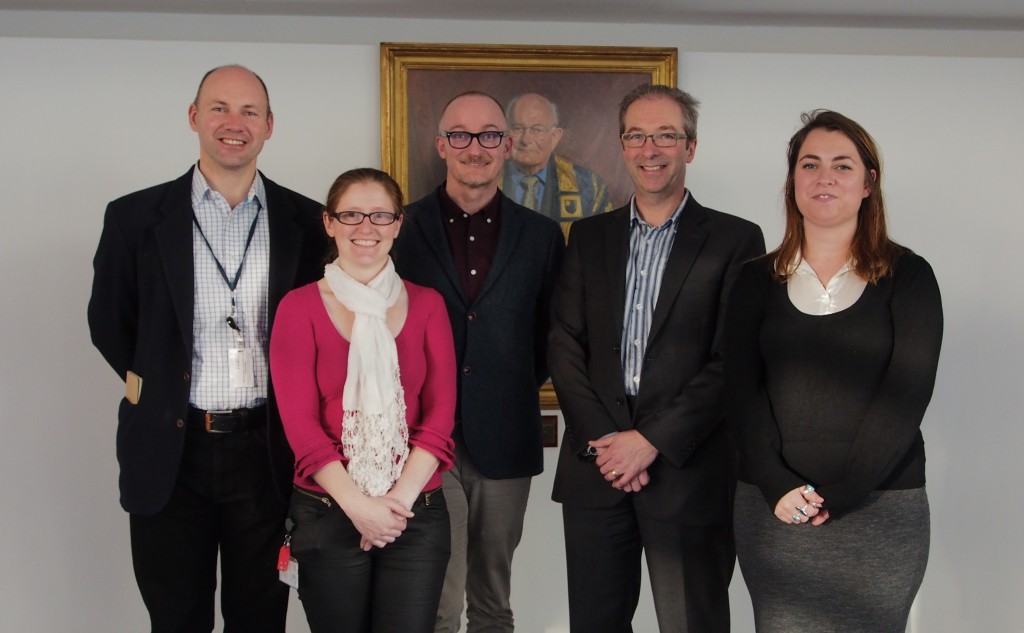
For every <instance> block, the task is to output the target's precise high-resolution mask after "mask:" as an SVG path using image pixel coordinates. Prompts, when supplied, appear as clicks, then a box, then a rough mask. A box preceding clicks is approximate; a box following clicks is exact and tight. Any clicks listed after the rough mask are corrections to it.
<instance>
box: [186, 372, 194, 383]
mask: <svg viewBox="0 0 1024 633" xmlns="http://www.w3.org/2000/svg"><path fill="white" fill-rule="evenodd" d="M190 380H192V372H190V371H186V372H185V382H188V381H190Z"/></svg>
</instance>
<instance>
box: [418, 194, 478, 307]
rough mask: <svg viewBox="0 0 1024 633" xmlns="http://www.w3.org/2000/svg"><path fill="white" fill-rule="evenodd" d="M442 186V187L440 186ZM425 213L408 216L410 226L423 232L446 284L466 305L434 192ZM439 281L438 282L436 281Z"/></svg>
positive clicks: (439, 205)
mask: <svg viewBox="0 0 1024 633" xmlns="http://www.w3.org/2000/svg"><path fill="white" fill-rule="evenodd" d="M442 186H443V185H442ZM423 210H424V211H426V213H418V214H416V215H415V216H414V217H413V216H410V218H409V219H410V220H411V224H415V228H418V229H419V230H420V231H422V232H423V236H424V239H425V241H426V243H427V244H428V245H429V246H430V250H431V252H433V254H434V258H435V259H436V260H437V264H438V267H439V268H440V269H441V272H442V273H443V274H444V276H445V277H446V278H447V279H448V283H449V284H450V285H451V287H452V288H454V289H455V292H456V293H457V296H458V297H459V298H460V299H461V300H462V303H463V305H465V304H466V295H465V294H464V293H463V292H462V282H461V281H459V273H458V272H457V271H456V270H455V261H454V260H453V259H452V252H451V249H450V248H448V236H447V235H445V232H444V226H442V224H441V203H440V198H439V194H437V193H436V192H435V193H434V195H432V196H431V198H430V205H429V206H426V207H424V208H423ZM409 228H414V227H411V226H410V227H409ZM438 281H440V280H438Z"/></svg>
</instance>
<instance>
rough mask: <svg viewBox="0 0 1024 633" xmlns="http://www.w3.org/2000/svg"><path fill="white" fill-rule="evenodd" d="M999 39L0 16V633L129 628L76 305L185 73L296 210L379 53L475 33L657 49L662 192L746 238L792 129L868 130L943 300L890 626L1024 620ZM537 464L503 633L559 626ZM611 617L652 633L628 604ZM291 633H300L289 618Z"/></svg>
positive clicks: (105, 392) (170, 124) (373, 110)
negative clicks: (258, 90)
mask: <svg viewBox="0 0 1024 633" xmlns="http://www.w3.org/2000/svg"><path fill="white" fill-rule="evenodd" d="M55 25H56V26H55ZM236 26H237V27H238V28H237V29H236V28H235V27H236ZM566 32H571V33H572V34H573V35H572V36H571V37H572V41H566V36H565V35H564V34H565V33H566ZM453 34H455V36H453ZM492 34H493V36H492ZM25 35H31V36H32V37H25ZM75 35H81V36H82V39H76V38H75V37H73V36H75ZM1020 35H1021V34H1020V33H1011V34H1006V33H995V34H979V33H974V34H971V33H966V34H965V33H952V32H949V33H931V32H901V31H881V30H872V31H863V32H859V31H856V30H835V31H831V32H824V33H823V32H822V30H820V29H740V28H733V29H728V28H722V27H685V28H684V27H679V28H674V27H666V26H661V25H619V26H613V25H585V24H580V25H571V26H568V27H567V26H566V25H514V24H505V25H501V24H497V25H496V24H489V23H465V24H453V23H450V22H443V23H442V22H431V21H410V20H359V21H354V20H296V19H288V18H263V19H259V20H257V19H253V20H249V21H239V20H237V19H231V18H201V17H188V16H185V17H180V16H179V17H173V18H165V19H160V20H156V19H154V18H147V17H145V16H135V15H110V16H100V17H97V16H81V15H74V14H35V13H18V12H2V11H0V191H2V192H3V198H2V200H3V201H2V202H0V267H2V268H0V270H3V271H4V274H3V275H2V277H0V297H2V301H3V308H2V311H0V352H2V353H0V402H2V403H3V411H4V414H3V417H2V418H0V424H2V426H3V429H4V436H3V437H4V441H3V442H2V443H0V481H4V482H5V485H4V486H3V487H2V488H0V508H2V509H3V515H2V518H0V544H2V545H0V547H3V549H4V551H5V556H4V557H3V560H4V562H3V563H2V564H0V613H2V614H4V615H3V623H2V624H0V629H2V630H10V631H46V632H48V631H71V630H73V631H87V632H92V631H97V632H99V631H132V630H144V629H145V627H146V626H147V624H146V616H145V612H144V609H143V607H142V605H141V601H140V599H139V598H138V593H137V591H136V589H135V584H134V579H133V576H132V570H131V561H130V556H129V551H128V530H127V518H126V516H125V515H124V514H123V512H122V511H121V510H120V507H119V506H118V502H117V468H116V463H115V457H114V427H115V408H116V402H117V400H118V398H119V397H120V395H119V394H120V393H121V383H120V381H119V380H118V378H117V377H116V376H114V374H113V372H112V371H110V369H109V368H108V367H107V366H106V365H105V364H104V362H103V361H102V359H101V358H100V356H99V354H98V353H97V352H96V351H95V350H94V349H93V348H92V346H91V344H90V342H89V335H88V330H87V327H86V323H85V306H86V302H87V300H88V295H89V287H90V283H91V279H92V271H91V257H92V254H93V251H94V249H95V245H96V242H97V239H98V237H99V232H100V226H101V220H102V213H103V209H104V206H105V204H106V202H107V201H109V200H110V199H112V198H114V197H116V196H119V195H121V194H124V193H127V192H130V191H133V190H135V189H139V188H141V187H144V186H147V185H150V184H154V183H157V182H161V181H164V180H168V179H170V178H173V177H175V176H178V175H180V174H181V173H183V172H184V170H185V169H186V168H187V167H188V165H189V164H190V162H191V161H193V160H194V159H195V158H196V156H197V152H196V143H195V139H194V137H193V135H192V133H191V132H190V131H189V130H188V128H187V123H186V116H185V115H186V107H187V105H188V102H189V100H190V99H191V97H192V94H193V92H194V90H195V84H196V82H197V81H198V79H199V77H200V76H201V75H202V73H203V72H205V71H206V70H207V69H208V68H210V67H212V66H214V65H219V64H223V63H229V62H239V63H243V64H246V65H249V66H250V67H252V68H253V69H255V70H256V71H257V72H259V73H260V74H261V75H262V76H263V78H264V79H265V80H266V81H267V84H268V85H269V87H270V92H271V97H272V100H273V106H274V110H275V114H276V127H275V134H274V137H273V138H272V139H271V140H270V141H269V142H268V144H267V146H266V148H265V149H264V153H263V155H262V156H261V158H260V164H261V167H262V168H263V169H264V170H265V171H266V172H267V173H268V174H269V175H270V176H271V177H272V178H274V179H275V180H277V181H278V182H281V183H283V184H285V185H287V186H290V187H292V188H294V189H297V190H299V191H302V192H304V193H306V194H308V195H310V196H312V197H314V198H322V197H323V195H324V193H325V191H326V188H327V186H328V184H329V183H330V181H331V179H332V178H333V177H334V176H335V175H337V174H338V173H339V172H341V171H342V170H344V169H347V168H349V167H353V166H358V165H364V164H367V165H375V164H378V162H379V157H380V150H379V136H378V131H377V130H378V129H379V114H378V113H379V79H378V77H379V75H378V73H379V70H378V69H379V65H378V48H377V42H379V41H438V42H441V41H467V42H468V41H490V42H515V43H567V44H616V45H645V44H648V45H655V46H676V47H678V48H679V50H680V71H679V72H680V78H679V81H680V85H681V86H682V87H683V88H685V89H687V90H689V91H691V92H692V93H693V94H695V95H696V96H697V97H699V98H700V99H701V100H702V102H703V108H702V111H701V119H700V126H699V132H700V145H699V149H698V152H697V159H696V161H695V162H694V164H693V166H692V167H691V170H690V177H689V180H688V185H689V186H690V187H691V189H692V190H693V192H694V195H695V196H697V198H698V199H699V200H701V202H703V203H704V204H706V205H709V206H712V207H716V208H719V209H722V210H725V211H730V212H733V213H736V214H738V215H741V216H743V217H746V218H749V219H751V220H754V221H756V222H758V223H760V224H761V225H762V226H763V227H764V229H765V235H766V238H767V241H768V242H769V244H773V243H776V242H777V240H778V238H779V236H780V233H781V222H780V202H779V190H780V188H781V185H782V181H783V178H784V171H785V167H784V147H785V142H786V140H787V139H788V137H789V136H790V134H791V133H792V132H793V131H794V129H795V128H796V127H797V125H798V115H799V113H800V112H801V111H803V110H807V109H810V108H815V107H830V108H833V109H836V110H839V111H841V112H843V113H845V114H848V115H850V116H852V117H853V118H855V119H857V120H859V121H860V122H861V123H863V124H864V125H865V126H866V127H867V128H868V130H870V131H871V132H872V133H873V135H874V136H875V137H876V139H877V140H878V141H879V143H880V145H881V147H882V149H883V152H884V154H885V158H886V163H885V167H886V170H887V173H886V180H885V181H884V183H883V184H884V186H885V188H886V193H887V194H888V196H887V197H888V202H889V208H890V213H891V225H892V232H893V235H894V237H895V238H896V239H897V240H899V241H901V242H903V243H905V244H907V245H909V246H911V247H912V248H914V249H915V250H917V251H918V252H919V253H921V254H922V255H923V256H925V257H926V258H928V259H929V260H930V261H931V263H932V265H933V266H934V268H935V270H936V273H937V275H938V277H939V282H940V285H941V287H942V290H943V296H944V299H945V314H946V339H945V347H944V350H943V356H942V362H941V366H940V371H939V377H938V384H937V386H936V393H935V397H934V398H933V400H932V406H931V408H930V410H929V414H928V416H927V417H926V420H925V438H926V441H927V446H928V456H929V464H928V476H929V493H930V495H931V501H932V520H933V526H932V531H933V537H932V555H931V561H930V565H929V570H928V574H927V576H926V578H925V583H924V586H923V587H922V589H921V592H920V594H919V596H918V604H917V606H916V608H915V612H914V616H913V621H912V624H913V626H912V630H913V631H914V633H919V632H930V631H967V630H992V631H1024V624H1022V623H1024V605H1022V602H1021V600H1020V599H1019V596H1020V593H1021V589H1022V588H1024V554H1022V548H1021V547H1020V544H1019V542H1018V539H1017V538H1016V529H1015V528H1016V527H1017V526H1018V525H1020V524H1022V522H1024V509H1022V507H1021V505H1020V503H1019V497H1020V492H1019V488H1020V485H1021V484H1022V477H1021V474H1020V468H1019V467H1018V465H1017V461H1018V460H1017V459H1015V457H1016V455H1015V454H1014V453H1013V450H1012V449H1013V447H1014V446H1015V445H1020V444H1021V443H1024V426H1022V425H1021V424H1020V422H1021V421H1022V420H1021V418H1022V416H1021V413H1020V408H1019V407H1017V406H1015V404H1016V396H1018V393H1019V392H1018V390H1019V389H1020V387H1021V376H1022V375H1024V374H1022V366H1021V365H1022V363H1024V361H1022V360H1021V359H1022V358H1024V340H1022V338H1024V335H1022V333H1021V331H1022V328H1021V326H1020V323H1021V321H1022V317H1024V293H1022V290H1021V286H1020V284H1019V283H1017V277H1018V276H1019V275H1017V274H1016V271H1014V270H1012V269H1006V268H1003V266H1007V265H1009V264H1010V261H1011V256H1013V253H1016V252H1017V251H1014V250H1013V249H1014V247H1015V245H1016V243H1017V242H1018V241H1019V240H1018V236H1019V234H1020V233H1021V231H1022V230H1024V213H1022V212H1024V203H1022V202H1021V195H1020V190H1021V184H1022V183H1024V158H1022V156H1024V153H1022V150H1021V148H1022V147H1024V123H1022V117H1021V116H1020V104H1021V103H1024V38H1022V37H1020ZM129 37H135V38H137V39H127V38H129ZM85 38H89V39H85ZM652 38H653V39H652ZM186 40H194V41H186ZM245 40H249V41H245ZM304 42H316V43H304ZM862 50H872V51H875V52H877V51H883V52H885V53H886V54H884V55H866V54H859V52H858V51H862ZM943 51H946V53H945V54H947V55H949V56H942V55H943V54H944V53H943ZM985 51H995V52H991V53H990V54H991V55H992V56H988V57H986V56H979V55H985V54H986V53H985ZM837 52H842V53H843V54H835V53H837ZM906 52H911V53H914V54H917V55H918V56H914V55H909V54H904V53H906ZM995 55H1002V57H997V56H995ZM1013 257H1014V259H1018V258H1019V256H1013ZM554 458H555V453H554V450H553V449H549V454H548V455H547V466H548V472H547V473H546V474H545V475H543V476H541V477H539V478H537V479H536V480H535V482H534V489H533V495H532V499H531V506H530V510H529V513H528V516H527V532H526V535H525V537H524V541H523V544H522V546H521V548H520V550H519V554H518V556H517V559H516V569H515V584H514V589H513V600H514V602H515V607H516V609H517V616H518V621H519V623H520V627H519V628H520V630H522V631H524V632H526V633H534V632H539V631H543V632H551V633H561V632H564V631H567V630H568V626H567V623H568V617H567V613H566V608H565V589H564V582H565V570H564V563H563V555H562V536H561V518H560V511H559V508H558V506H556V505H555V504H554V503H552V502H551V501H550V500H549V493H550V487H551V474H550V473H551V470H552V469H553V465H554ZM733 596H734V612H735V616H734V618H735V625H734V630H736V631H750V630H752V625H751V618H750V615H749V602H748V600H747V598H746V592H745V589H744V588H743V585H742V582H741V581H740V580H739V577H738V576H737V580H736V582H735V583H734V586H733ZM635 628H636V630H637V631H652V630H655V625H654V618H653V613H652V608H651V606H650V603H649V597H647V596H646V594H645V597H644V599H643V600H642V602H641V609H640V612H639V613H638V616H637V621H636V627H635ZM289 631H291V632H292V633H298V632H302V631H306V627H305V623H304V621H303V617H302V613H301V609H300V608H299V607H298V605H297V603H296V605H295V609H294V610H293V612H292V614H291V617H290V622H289Z"/></svg>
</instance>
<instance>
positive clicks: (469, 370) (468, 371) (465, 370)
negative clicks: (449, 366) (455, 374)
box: [462, 365, 473, 376]
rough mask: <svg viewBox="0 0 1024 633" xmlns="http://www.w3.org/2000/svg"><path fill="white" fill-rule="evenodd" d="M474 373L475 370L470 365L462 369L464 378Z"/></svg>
mask: <svg viewBox="0 0 1024 633" xmlns="http://www.w3.org/2000/svg"><path fill="white" fill-rule="evenodd" d="M472 373H473V368H472V367H470V366H469V365H466V366H465V367H463V368H462V375H463V376H468V375H470V374H472Z"/></svg>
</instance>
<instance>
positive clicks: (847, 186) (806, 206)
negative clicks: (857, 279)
mask: <svg viewBox="0 0 1024 633" xmlns="http://www.w3.org/2000/svg"><path fill="white" fill-rule="evenodd" d="M876 177H877V174H876V173H875V171H874V170H868V169H867V168H866V167H865V166H864V162H863V161H862V160H861V158H860V155H859V154H858V153H857V147H856V146H855V145H854V144H853V141H851V140H850V139H849V138H848V137H847V136H846V135H845V134H843V133H842V132H830V131H828V130H826V129H824V128H818V129H814V130H811V131H810V132H809V133H808V134H807V137H806V138H805V139H804V142H803V144H802V145H801V146H800V150H799V151H798V153H797V161H796V166H795V167H794V172H793V193H794V198H795V200H796V206H797V208H798V209H799V210H800V215H801V216H803V219H804V226H805V227H806V228H807V229H814V228H821V229H831V228H840V229H842V230H845V231H849V232H850V234H851V235H852V234H853V232H854V231H855V230H856V228H857V216H858V214H859V212H860V207H861V202H862V201H863V200H864V198H867V197H868V195H869V194H870V193H871V187H872V183H873V182H874V181H875V179H876Z"/></svg>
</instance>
